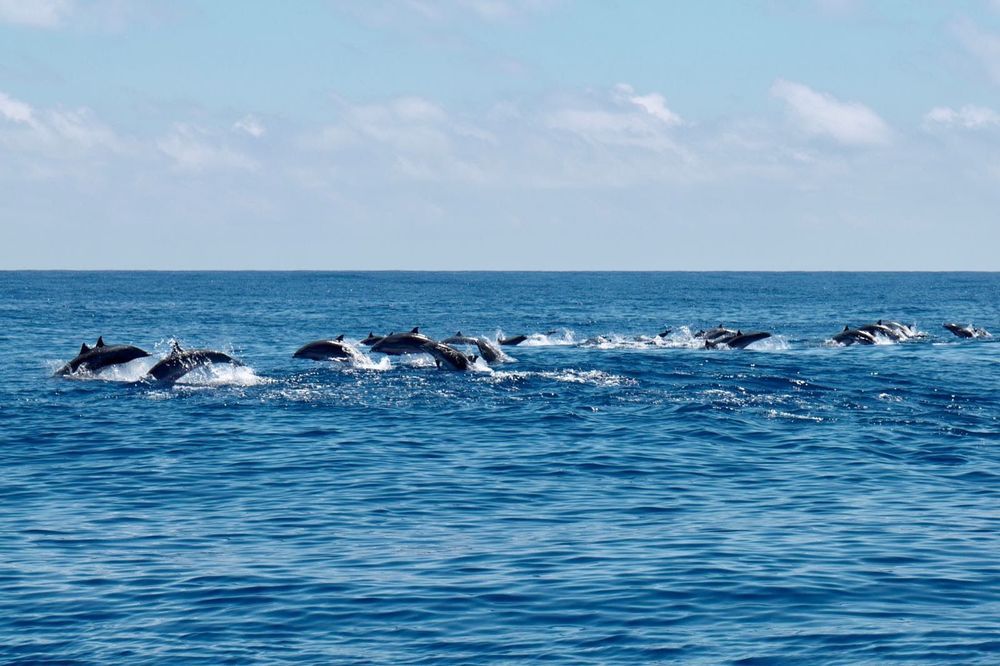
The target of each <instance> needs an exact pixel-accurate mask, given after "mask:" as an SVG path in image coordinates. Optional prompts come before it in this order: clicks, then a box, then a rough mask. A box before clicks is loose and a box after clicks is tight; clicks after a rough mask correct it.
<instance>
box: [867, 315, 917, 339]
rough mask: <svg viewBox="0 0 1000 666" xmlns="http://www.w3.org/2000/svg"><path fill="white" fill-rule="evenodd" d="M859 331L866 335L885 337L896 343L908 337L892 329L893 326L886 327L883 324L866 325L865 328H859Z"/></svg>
mask: <svg viewBox="0 0 1000 666" xmlns="http://www.w3.org/2000/svg"><path fill="white" fill-rule="evenodd" d="M881 321H882V320H881V319H879V322H881ZM858 330H859V331H864V332H865V333H871V334H872V335H873V336H874V335H881V336H883V337H886V338H889V339H890V340H895V341H896V342H899V341H900V340H905V339H906V336H905V335H903V334H902V333H901V332H900V331H898V330H897V329H894V328H892V327H891V326H886V325H885V324H882V323H877V324H865V325H864V326H858Z"/></svg>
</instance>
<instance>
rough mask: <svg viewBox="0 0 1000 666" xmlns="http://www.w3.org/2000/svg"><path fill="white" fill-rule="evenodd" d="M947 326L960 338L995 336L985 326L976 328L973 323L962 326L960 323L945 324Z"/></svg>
mask: <svg viewBox="0 0 1000 666" xmlns="http://www.w3.org/2000/svg"><path fill="white" fill-rule="evenodd" d="M944 327H945V328H947V329H948V330H949V331H951V332H952V333H954V334H955V335H957V336H958V337H960V338H990V337H993V336H992V335H991V334H990V332H989V331H987V330H986V329H985V328H976V327H975V326H973V325H972V324H969V325H968V326H962V325H960V324H945V325H944Z"/></svg>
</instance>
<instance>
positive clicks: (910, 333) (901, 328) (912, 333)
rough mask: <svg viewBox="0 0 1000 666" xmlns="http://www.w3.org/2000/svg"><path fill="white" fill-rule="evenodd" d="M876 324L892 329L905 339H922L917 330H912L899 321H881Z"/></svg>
mask: <svg viewBox="0 0 1000 666" xmlns="http://www.w3.org/2000/svg"><path fill="white" fill-rule="evenodd" d="M875 323H876V324H878V325H879V326H887V327H888V328H891V329H892V330H894V331H896V332H897V333H899V334H900V335H902V336H903V338H904V339H908V338H916V337H921V334H920V333H918V332H917V331H916V329H913V328H910V327H909V326H907V325H906V324H900V323H899V322H898V321H882V320H881V319H879V320H878V321H877V322H875Z"/></svg>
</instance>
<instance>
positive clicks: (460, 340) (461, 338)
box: [441, 331, 477, 345]
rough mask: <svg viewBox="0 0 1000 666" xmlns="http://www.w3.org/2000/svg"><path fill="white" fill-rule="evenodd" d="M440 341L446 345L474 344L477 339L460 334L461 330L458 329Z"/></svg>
mask: <svg viewBox="0 0 1000 666" xmlns="http://www.w3.org/2000/svg"><path fill="white" fill-rule="evenodd" d="M441 342H443V343H444V344H446V345H474V344H476V342H477V339H476V338H474V337H472V336H469V335H462V331H458V332H457V333H455V335H452V336H451V337H448V338H445V339H444V340H442V341H441Z"/></svg>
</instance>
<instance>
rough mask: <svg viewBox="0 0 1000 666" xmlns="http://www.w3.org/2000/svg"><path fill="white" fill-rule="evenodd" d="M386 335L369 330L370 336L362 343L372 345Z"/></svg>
mask: <svg viewBox="0 0 1000 666" xmlns="http://www.w3.org/2000/svg"><path fill="white" fill-rule="evenodd" d="M384 337H385V336H384V335H375V334H374V333H373V332H371V331H369V332H368V337H367V338H365V339H364V340H362V341H361V344H363V345H365V346H366V347H371V346H372V345H373V344H375V343H376V342H378V341H379V340H381V339H382V338H384Z"/></svg>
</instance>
